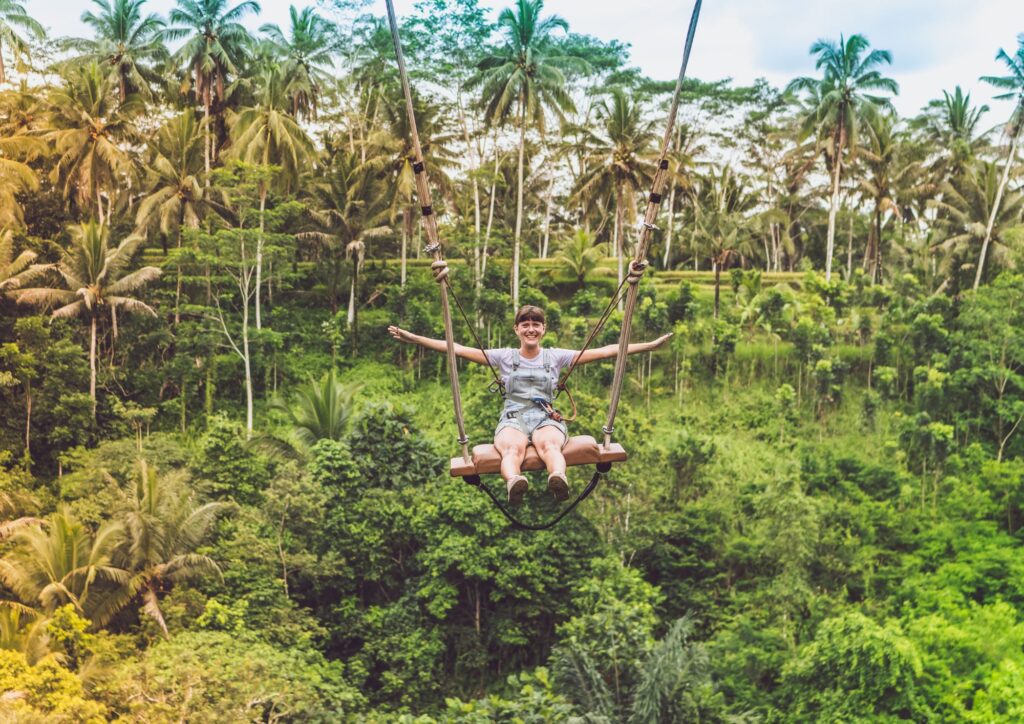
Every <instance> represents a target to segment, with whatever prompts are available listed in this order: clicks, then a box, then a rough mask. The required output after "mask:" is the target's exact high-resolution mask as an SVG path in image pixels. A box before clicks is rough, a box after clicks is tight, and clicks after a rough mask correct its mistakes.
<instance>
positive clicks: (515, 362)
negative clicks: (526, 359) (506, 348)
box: [512, 349, 522, 372]
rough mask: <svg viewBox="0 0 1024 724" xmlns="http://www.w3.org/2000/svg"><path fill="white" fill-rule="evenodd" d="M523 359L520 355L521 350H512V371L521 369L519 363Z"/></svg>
mask: <svg viewBox="0 0 1024 724" xmlns="http://www.w3.org/2000/svg"><path fill="white" fill-rule="evenodd" d="M520 362H522V359H521V358H520V357H519V350H518V349H516V350H512V371H513V372H515V371H516V370H518V369H519V363H520Z"/></svg>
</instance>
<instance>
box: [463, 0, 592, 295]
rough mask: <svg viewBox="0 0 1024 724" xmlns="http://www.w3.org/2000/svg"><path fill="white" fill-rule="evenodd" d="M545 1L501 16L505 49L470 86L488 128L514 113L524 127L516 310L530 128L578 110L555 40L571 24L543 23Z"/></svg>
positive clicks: (525, 1) (524, 3)
mask: <svg viewBox="0 0 1024 724" xmlns="http://www.w3.org/2000/svg"><path fill="white" fill-rule="evenodd" d="M543 8H544V0H516V6H515V10H512V9H510V8H505V9H504V10H502V11H501V14H500V15H499V16H498V27H499V28H500V29H501V30H502V31H503V33H504V36H505V45H504V47H503V48H501V49H500V50H499V51H498V52H496V53H493V54H490V55H488V56H486V57H485V58H484V59H483V60H482V61H480V63H479V65H478V66H477V67H478V69H479V73H478V74H477V75H476V76H475V77H474V78H473V79H472V80H471V82H470V84H469V86H470V87H476V86H479V87H480V89H481V93H482V101H483V103H484V104H485V119H486V121H487V123H488V124H492V125H504V124H505V123H507V122H508V121H509V119H510V118H511V117H512V114H513V109H514V111H515V122H516V125H517V126H518V127H519V165H518V167H517V176H516V178H517V183H516V226H515V235H514V237H513V239H514V241H513V252H512V305H513V306H514V307H518V306H519V257H520V242H521V239H522V232H523V165H524V163H523V160H524V157H523V154H524V151H525V148H526V128H527V125H528V124H529V125H532V126H535V127H536V128H537V129H538V130H539V131H540V132H541V133H543V132H544V127H545V123H544V115H545V113H546V112H547V111H554V112H555V113H556V114H558V115H561V113H562V112H565V111H570V110H572V109H573V107H574V106H573V102H572V98H571V97H570V96H569V93H568V91H567V89H566V80H565V76H564V75H563V73H562V71H561V70H560V68H561V67H567V66H568V65H569V64H570V63H572V62H573V61H572V60H571V59H569V58H566V57H565V56H561V55H557V54H556V51H555V48H554V46H553V44H552V43H551V38H552V35H553V34H554V32H555V31H556V30H563V31H566V32H568V29H569V24H568V23H567V22H566V21H565V20H564V19H562V18H560V17H559V16H557V15H551V16H549V17H546V18H543V19H542V18H541V17H540V13H541V10H542V9H543Z"/></svg>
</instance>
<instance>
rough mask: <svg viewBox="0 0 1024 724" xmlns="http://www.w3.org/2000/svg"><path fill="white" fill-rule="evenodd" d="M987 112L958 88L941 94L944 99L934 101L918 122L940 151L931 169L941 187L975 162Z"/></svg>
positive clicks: (981, 141) (968, 94) (929, 139)
mask: <svg viewBox="0 0 1024 724" xmlns="http://www.w3.org/2000/svg"><path fill="white" fill-rule="evenodd" d="M988 110H989V108H988V106H980V107H978V106H973V105H971V94H970V93H964V92H963V89H961V88H960V86H957V87H956V88H955V89H954V90H953V92H952V93H950V92H949V91H942V100H934V101H931V102H930V103H929V104H928V106H927V108H926V109H925V113H924V114H923V115H922V117H921V118H920V120H918V121H916V124H917V125H919V126H921V128H922V130H923V132H924V136H925V138H927V139H928V141H930V142H931V144H932V145H933V147H934V148H935V149H937V151H938V153H937V154H936V155H937V157H936V159H935V162H934V164H933V165H932V166H931V169H930V170H931V171H932V173H933V174H934V175H935V176H936V178H937V183H938V184H942V183H943V182H945V181H949V180H951V179H953V178H956V177H959V176H960V175H961V174H962V173H964V171H965V170H966V169H967V168H968V167H969V166H970V165H971V164H972V163H973V161H974V159H975V158H976V157H977V155H978V152H979V151H980V146H981V144H982V143H983V142H984V139H985V135H986V134H983V133H982V134H979V133H978V124H979V123H980V122H981V117H982V116H983V115H985V114H986V113H988Z"/></svg>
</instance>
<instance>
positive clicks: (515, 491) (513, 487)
mask: <svg viewBox="0 0 1024 724" xmlns="http://www.w3.org/2000/svg"><path fill="white" fill-rule="evenodd" d="M505 487H506V488H508V504H509V505H519V504H520V503H521V502H523V495H524V494H525V493H526V489H527V488H528V487H530V483H529V481H528V480H527V479H526V476H525V475H516V476H514V477H512V478H511V479H510V480H509V481H508V482H507V483H505Z"/></svg>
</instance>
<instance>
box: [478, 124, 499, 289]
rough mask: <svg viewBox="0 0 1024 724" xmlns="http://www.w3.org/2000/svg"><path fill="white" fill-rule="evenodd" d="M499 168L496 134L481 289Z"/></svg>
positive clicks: (481, 265) (495, 135)
mask: <svg viewBox="0 0 1024 724" xmlns="http://www.w3.org/2000/svg"><path fill="white" fill-rule="evenodd" d="M499 166H500V155H499V154H498V134H497V131H495V134H494V177H493V178H492V179H491V198H490V201H489V202H488V209H487V231H486V233H484V248H483V252H482V254H481V256H482V257H483V258H482V259H481V260H480V285H481V288H482V287H483V279H484V275H486V274H487V246H488V244H489V243H490V241H491V229H492V228H493V227H494V202H495V199H496V197H497V192H498V167H499Z"/></svg>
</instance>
